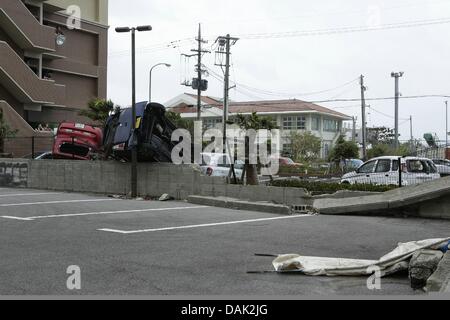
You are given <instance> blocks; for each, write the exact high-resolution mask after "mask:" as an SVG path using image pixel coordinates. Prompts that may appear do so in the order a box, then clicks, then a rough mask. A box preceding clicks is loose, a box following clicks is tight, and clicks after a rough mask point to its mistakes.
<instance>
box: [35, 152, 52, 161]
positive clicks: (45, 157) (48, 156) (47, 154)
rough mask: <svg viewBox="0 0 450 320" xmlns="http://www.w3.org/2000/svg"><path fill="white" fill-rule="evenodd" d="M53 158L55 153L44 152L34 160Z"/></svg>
mask: <svg viewBox="0 0 450 320" xmlns="http://www.w3.org/2000/svg"><path fill="white" fill-rule="evenodd" d="M52 159H54V158H53V152H51V151H48V152H42V153H41V154H40V155H38V156H36V157H35V158H34V160H52Z"/></svg>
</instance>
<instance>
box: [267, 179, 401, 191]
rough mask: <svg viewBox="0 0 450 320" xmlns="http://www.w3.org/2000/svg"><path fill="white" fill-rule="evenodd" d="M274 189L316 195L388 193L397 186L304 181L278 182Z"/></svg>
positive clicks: (275, 183)
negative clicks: (299, 191) (306, 192)
mask: <svg viewBox="0 0 450 320" xmlns="http://www.w3.org/2000/svg"><path fill="white" fill-rule="evenodd" d="M270 185H271V186H273V187H285V188H303V189H306V190H308V191H309V192H314V193H335V192H337V191H340V190H349V191H366V192H386V191H389V190H393V189H396V188H397V187H395V186H379V185H373V184H353V185H352V184H340V183H327V182H311V181H302V180H276V181H273V182H271V183H270Z"/></svg>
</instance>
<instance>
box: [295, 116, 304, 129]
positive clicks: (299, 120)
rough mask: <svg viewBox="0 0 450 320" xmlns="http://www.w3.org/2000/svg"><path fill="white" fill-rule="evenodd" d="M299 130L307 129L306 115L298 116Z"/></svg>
mask: <svg viewBox="0 0 450 320" xmlns="http://www.w3.org/2000/svg"><path fill="white" fill-rule="evenodd" d="M297 130H306V117H297Z"/></svg>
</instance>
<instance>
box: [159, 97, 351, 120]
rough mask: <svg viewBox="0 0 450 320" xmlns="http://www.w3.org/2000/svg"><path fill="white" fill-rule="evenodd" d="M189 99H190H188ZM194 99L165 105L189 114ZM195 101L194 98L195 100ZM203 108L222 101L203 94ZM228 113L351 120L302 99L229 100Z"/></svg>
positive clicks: (217, 104)
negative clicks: (312, 116)
mask: <svg viewBox="0 0 450 320" xmlns="http://www.w3.org/2000/svg"><path fill="white" fill-rule="evenodd" d="M185 96H188V97H189V98H192V99H194V98H195V99H196V98H197V96H196V95H193V94H185ZM188 100H190V101H188ZM192 101H194V100H191V99H179V100H178V102H179V103H176V100H172V101H171V104H170V105H167V107H168V108H170V109H171V110H172V111H174V112H176V113H180V114H189V113H196V109H195V108H193V107H194V106H195V105H196V103H195V104H194V103H191V102H192ZM195 101H196V100H195ZM202 103H203V109H205V107H210V108H216V109H220V110H222V109H223V106H222V101H221V100H219V99H217V98H213V97H208V96H204V97H202ZM229 109H230V114H238V113H241V114H250V113H253V112H256V113H258V114H279V113H320V114H328V115H330V116H334V117H338V118H342V119H344V120H351V117H350V116H348V115H346V114H343V113H340V112H337V111H334V110H331V109H329V108H325V107H322V106H319V105H317V104H314V103H310V102H305V101H302V100H297V99H293V100H266V101H246V102H233V101H231V102H230V106H229Z"/></svg>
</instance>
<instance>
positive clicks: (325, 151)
mask: <svg viewBox="0 0 450 320" xmlns="http://www.w3.org/2000/svg"><path fill="white" fill-rule="evenodd" d="M323 155H324V158H325V159H327V158H328V157H329V156H330V144H328V143H325V145H324V147H323Z"/></svg>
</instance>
